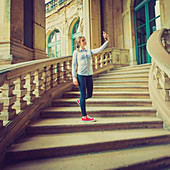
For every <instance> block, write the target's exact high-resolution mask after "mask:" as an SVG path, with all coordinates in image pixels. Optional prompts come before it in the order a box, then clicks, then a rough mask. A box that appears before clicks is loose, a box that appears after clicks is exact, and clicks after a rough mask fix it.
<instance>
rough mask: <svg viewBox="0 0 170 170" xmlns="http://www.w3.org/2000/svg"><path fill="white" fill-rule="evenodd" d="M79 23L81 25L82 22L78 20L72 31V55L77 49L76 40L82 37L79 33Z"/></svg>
mask: <svg viewBox="0 0 170 170" xmlns="http://www.w3.org/2000/svg"><path fill="white" fill-rule="evenodd" d="M79 23H80V20H77V22H76V23H75V24H74V26H73V30H72V36H71V37H72V53H73V51H74V50H75V49H76V38H77V36H79V35H81V33H80V31H79Z"/></svg>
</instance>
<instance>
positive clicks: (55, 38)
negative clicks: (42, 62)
mask: <svg viewBox="0 0 170 170" xmlns="http://www.w3.org/2000/svg"><path fill="white" fill-rule="evenodd" d="M47 55H48V56H49V57H52V58H56V57H61V34H60V31H59V30H55V31H53V32H52V33H51V34H50V36H49V38H48V43H47Z"/></svg>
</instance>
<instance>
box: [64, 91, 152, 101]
mask: <svg viewBox="0 0 170 170" xmlns="http://www.w3.org/2000/svg"><path fill="white" fill-rule="evenodd" d="M63 97H64V98H77V97H80V92H78V91H70V92H65V93H64V94H63ZM99 97H104V98H128V99H129V98H140V99H149V98H150V96H149V92H133V91H127V92H126V91H122V92H119V91H115V92H113V91H94V92H93V98H99Z"/></svg>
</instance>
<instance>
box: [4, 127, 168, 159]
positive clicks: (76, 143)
mask: <svg viewBox="0 0 170 170" xmlns="http://www.w3.org/2000/svg"><path fill="white" fill-rule="evenodd" d="M167 143H170V132H168V131H166V130H164V129H135V130H134V129H133V130H117V131H116V130H115V131H98V132H77V133H65V134H45V135H36V136H31V137H25V138H23V139H20V140H19V141H18V142H17V143H16V144H14V145H13V146H12V147H11V148H10V150H9V151H8V152H7V154H6V158H7V160H8V162H10V161H23V160H29V159H39V158H49V157H62V156H68V155H70V156H71V155H78V154H85V153H94V152H102V151H109V150H117V149H125V148H132V147H139V146H149V145H156V144H167Z"/></svg>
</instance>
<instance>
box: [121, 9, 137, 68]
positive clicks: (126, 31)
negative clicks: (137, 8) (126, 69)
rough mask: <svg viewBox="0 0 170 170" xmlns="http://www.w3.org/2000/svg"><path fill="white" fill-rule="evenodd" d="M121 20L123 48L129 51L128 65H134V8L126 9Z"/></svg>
mask: <svg viewBox="0 0 170 170" xmlns="http://www.w3.org/2000/svg"><path fill="white" fill-rule="evenodd" d="M122 18H123V20H122V21H123V35H124V36H123V37H124V40H123V48H125V49H129V52H130V57H129V64H130V65H136V64H137V62H136V47H135V30H134V8H127V9H126V10H125V11H124V12H123V13H122Z"/></svg>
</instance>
